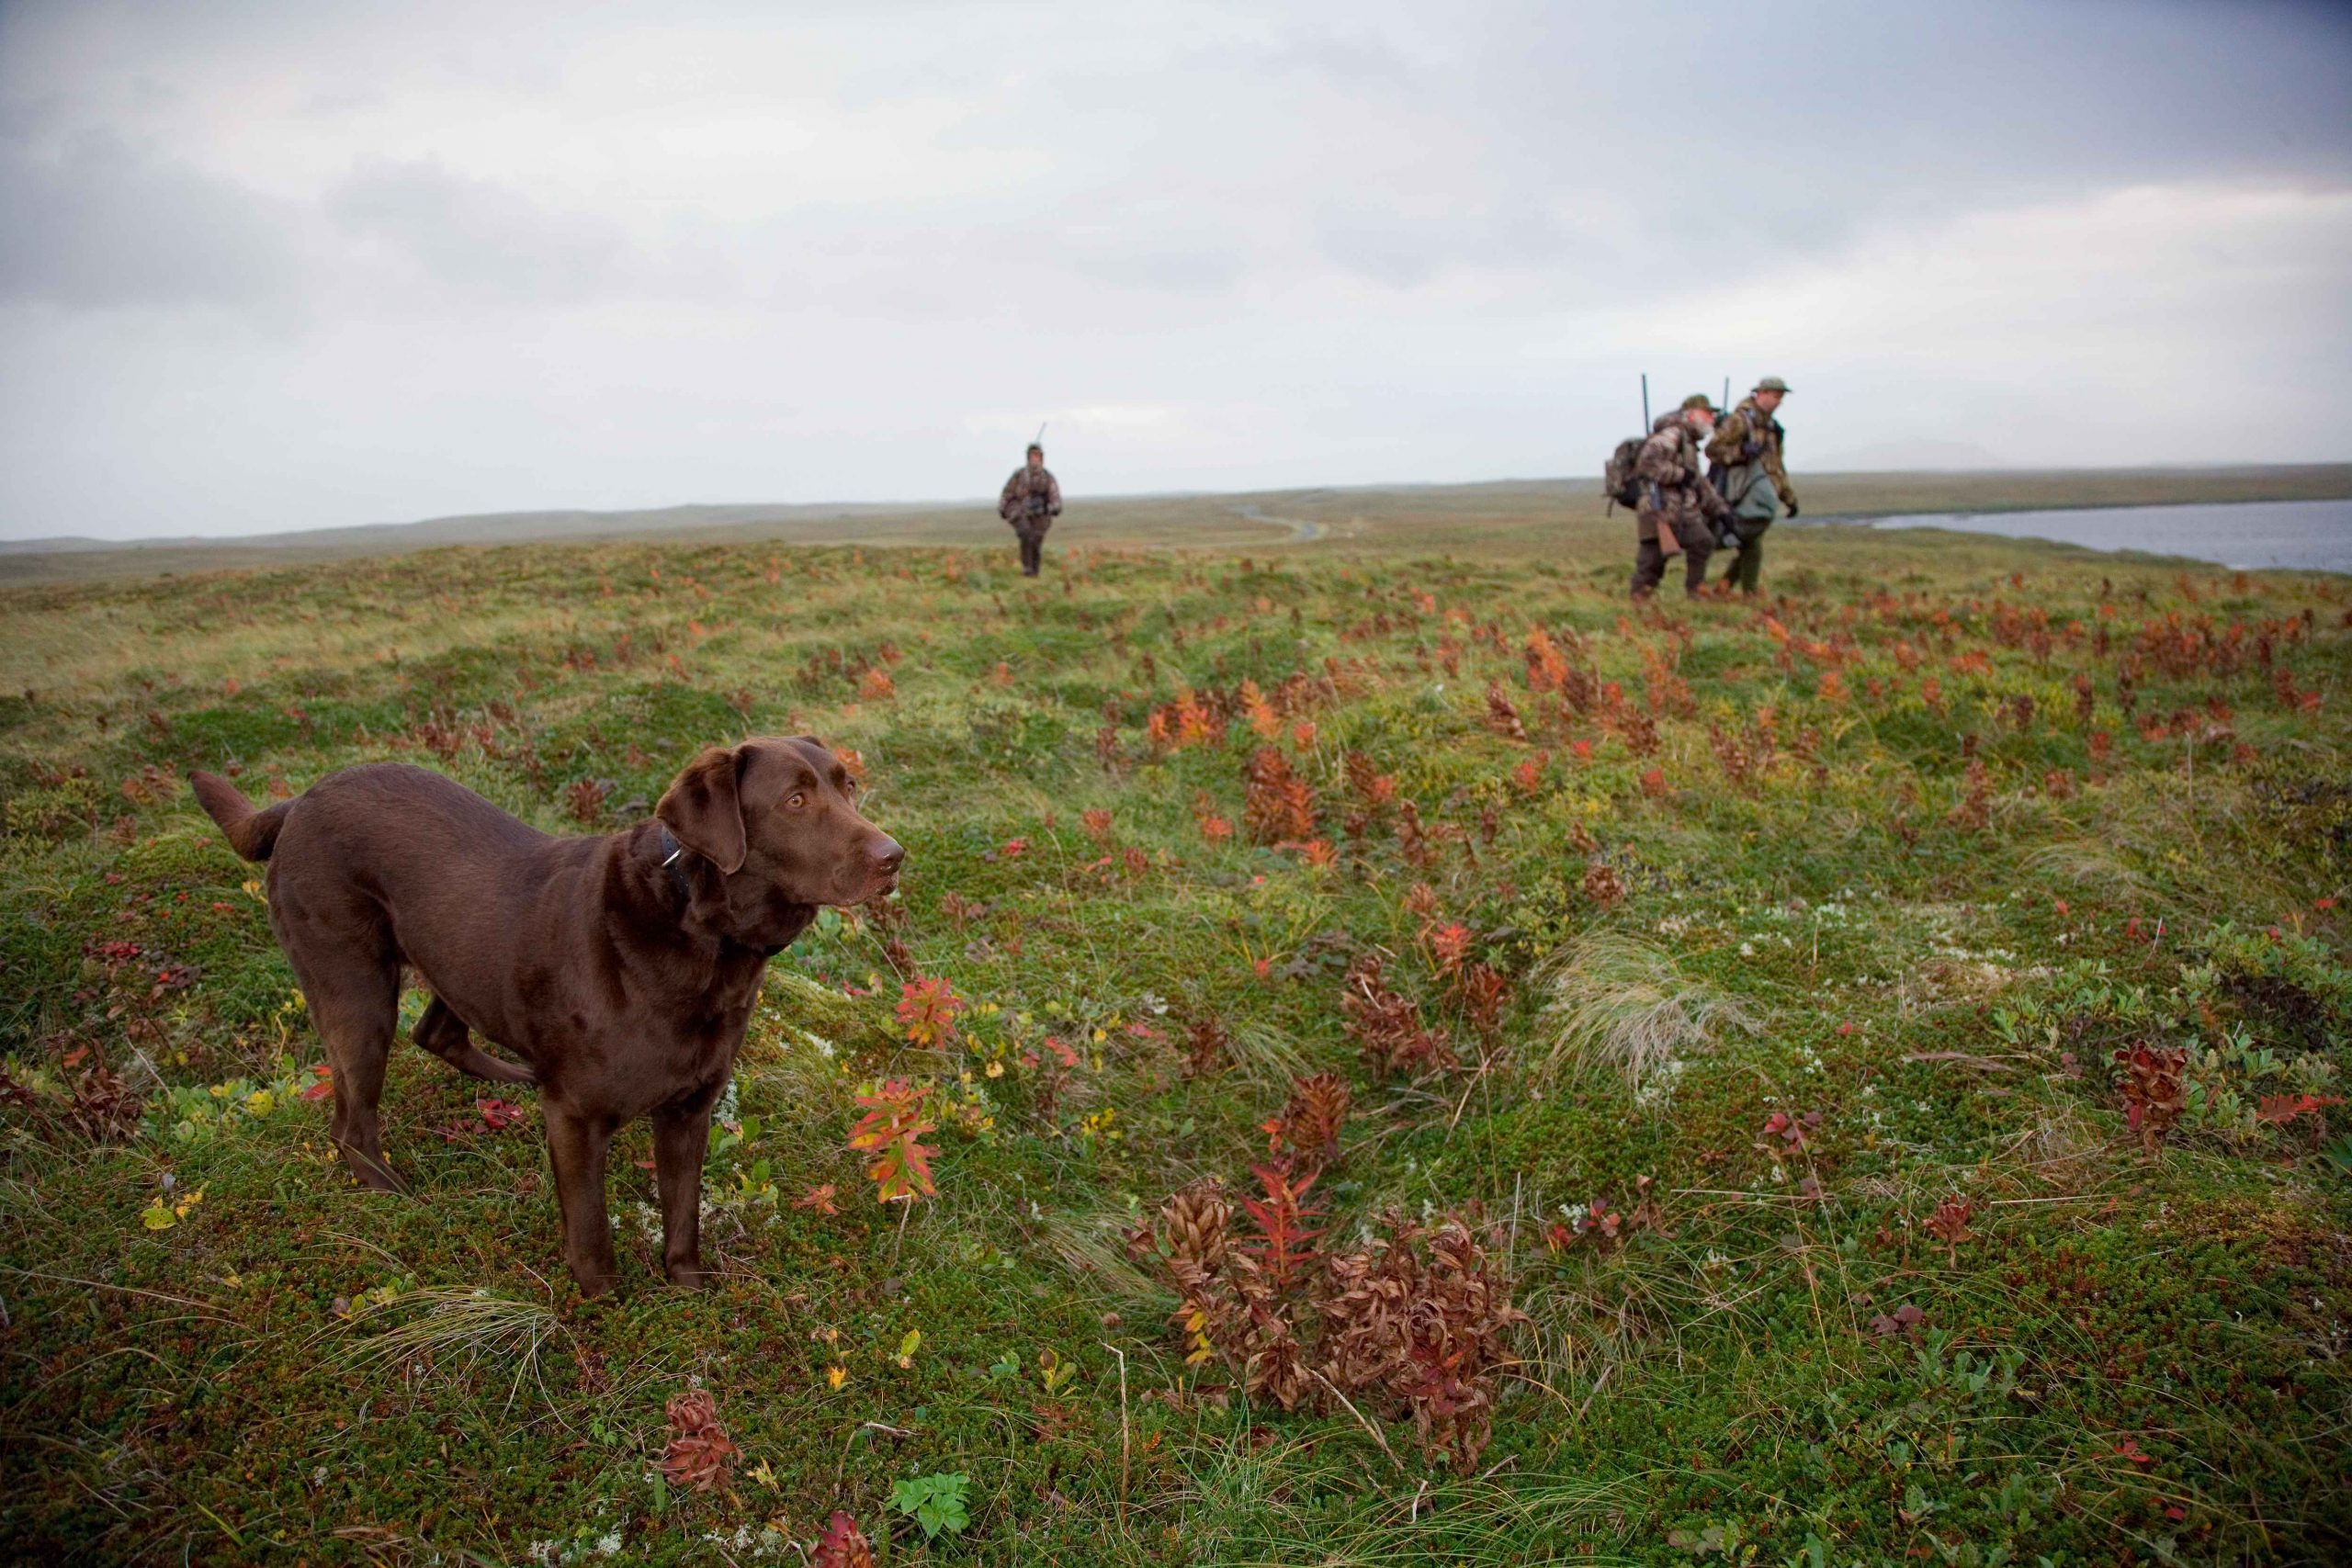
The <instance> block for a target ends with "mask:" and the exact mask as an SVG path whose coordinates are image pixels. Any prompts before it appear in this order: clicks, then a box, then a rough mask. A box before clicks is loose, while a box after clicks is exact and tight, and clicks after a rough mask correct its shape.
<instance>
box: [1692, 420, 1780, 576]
mask: <svg viewBox="0 0 2352 1568" xmlns="http://www.w3.org/2000/svg"><path fill="white" fill-rule="evenodd" d="M1788 395H1789V384H1788V383H1787V382H1786V381H1783V380H1781V378H1779V377H1778V376H1767V377H1765V378H1764V379H1762V380H1761V381H1758V382H1757V383H1756V389H1755V390H1754V391H1752V392H1750V393H1748V394H1747V397H1745V398H1743V399H1741V400H1740V404H1739V407H1737V408H1736V409H1734V410H1732V411H1731V416H1730V417H1729V418H1727V419H1725V420H1724V422H1723V423H1721V424H1720V425H1717V426H1716V427H1715V435H1714V439H1713V440H1712V441H1710V442H1708V443H1707V460H1708V463H1709V465H1710V467H1709V468H1708V471H1707V478H1708V479H1709V480H1711V481H1712V482H1713V484H1714V486H1715V487H1716V489H1717V490H1718V491H1720V492H1721V494H1722V495H1723V498H1724V504H1725V505H1727V506H1729V507H1730V508H1731V527H1732V532H1733V533H1734V534H1736V536H1738V538H1739V554H1738V555H1736V556H1735V557H1734V558H1732V563H1731V565H1729V566H1727V567H1725V568H1724V587H1726V588H1729V587H1732V586H1734V585H1736V586H1737V587H1738V589H1739V591H1740V592H1743V593H1754V592H1756V590H1757V584H1758V582H1759V581H1761V579H1762V577H1763V573H1764V533H1765V530H1766V529H1768V528H1770V527H1771V526H1772V525H1773V524H1774V523H1777V522H1779V521H1780V519H1781V514H1782V513H1787V514H1788V515H1789V516H1791V517H1794V516H1795V515H1796V514H1797V491H1796V486H1794V485H1792V484H1791V483H1790V482H1789V467H1788V464H1787V463H1786V462H1785V461H1784V460H1783V459H1782V457H1781V445H1782V443H1783V442H1784V441H1785V440H1786V439H1787V435H1788V433H1787V432H1786V431H1784V430H1782V429H1781V422H1780V421H1779V420H1777V419H1775V418H1773V417H1772V415H1773V412H1774V411H1775V410H1777V409H1778V408H1779V407H1780V406H1781V399H1782V398H1785V397H1787V396H1788Z"/></svg>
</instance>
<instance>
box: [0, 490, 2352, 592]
mask: <svg viewBox="0 0 2352 1568" xmlns="http://www.w3.org/2000/svg"><path fill="white" fill-rule="evenodd" d="M1800 481H1801V483H1802V484H1803V485H1804V502H1805V507H1806V511H1807V513H1808V514H1809V515H1811V516H1813V517H1815V518H1823V517H1872V516H1888V515H1895V514H1900V513H1929V512H2018V511H2031V510H2036V509H2041V508H2049V507H2075V506H2162V505H2173V504H2180V503H2185V502H2242V501H2327V500H2335V499H2338V498H2341V497H2345V496H2352V464H2344V463H2312V464H2300V465H2278V466H2270V467H2248V468H2071V469H2049V470H2038V469H2012V470H2004V471H1999V472H1992V473H1916V474H1905V473H1890V474H1819V473H1811V472H1807V473H1804V474H1802V475H1801V476H1800ZM1073 507H1074V510H1073V511H1072V512H1071V513H1070V514H1069V516H1068V517H1066V518H1065V519H1064V520H1063V523H1062V525H1061V529H1060V537H1061V538H1062V539H1063V540H1064V541H1065V542H1067V543H1069V544H1073V545H1075V544H1079V543H1081V542H1082V543H1084V544H1086V545H1090V546H1094V547H1108V548H1128V547H1146V548H1166V547H1171V546H1173V547H1192V548H1205V549H1259V550H1263V549H1267V548H1271V547H1284V546H1300V545H1305V546H1306V547H1320V548H1325V549H1330V548H1348V549H1365V548H1369V549H1373V550H1374V551H1378V552H1384V553H1387V552H1394V551H1397V550H1400V549H1401V550H1410V551H1424V550H1428V549H1430V548H1431V547H1432V545H1433V542H1434V540H1435V539H1437V538H1441V537H1442V541H1443V545H1442V547H1444V548H1446V549H1450V550H1453V551H1454V552H1456V553H1461V552H1464V551H1481V550H1484V551H1494V550H1500V551H1503V552H1505V553H1511V554H1519V553H1525V552H1528V551H1533V550H1541V551H1550V550H1554V549H1556V548H1558V547H1560V544H1561V541H1562V540H1563V539H1566V540H1568V541H1571V547H1579V548H1580V547H1585V546H1587V545H1588V544H1593V545H1599V546H1600V547H1604V548H1606V549H1609V550H1611V551H1614V550H1619V549H1622V548H1623V544H1622V540H1623V536H1624V535H1625V531H1626V530H1625V528H1624V526H1623V523H1622V521H1620V522H1618V523H1610V522H1607V521H1605V508H1604V500H1603V497H1602V496H1601V493H1600V480H1599V479H1598V478H1593V479H1505V480H1498V481H1495V482H1492V483H1486V484H1460V485H1408V486H1378V485H1374V486H1364V487H1360V488H1345V489H1340V488H1325V489H1318V490H1295V491H1262V492H1238V493H1234V494H1229V495H1160V496H1109V497H1087V496H1080V497H1079V498H1077V499H1076V501H1074V502H1073ZM1005 536H1006V530H1005V527H1004V525H1003V524H1001V523H1000V522H999V521H998V520H997V516H996V512H995V509H994V507H993V506H991V505H989V504H986V503H983V502H964V503H958V502H908V503H896V504H888V503H886V504H876V505H831V506H828V505H801V506H785V505H776V506H760V505H738V506H675V507H666V508H662V509H660V510H656V511H645V512H547V513H498V514H494V515H490V516H483V517H455V518H438V519H435V520H432V521H428V522H423V523H406V524H383V525H371V526H366V527H356V528H334V529H318V530H312V531H309V532H303V533H293V534H277V535H271V536H265V537H262V538H256V539H252V540H206V539H166V540H154V541H150V542H149V543H146V544H143V545H139V546H136V547H114V546H102V545H99V544H98V542H97V541H81V542H79V544H78V545H77V547H74V548H69V549H62V550H30V551H24V550H11V549H8V548H6V547H0V582H6V581H17V582H45V581H80V580H86V579H89V578H94V577H143V576H153V575H158V574H161V573H165V572H190V571H223V570H254V569H267V568H270V567H276V566H286V565H291V564H294V563H298V562H303V561H314V560H334V559H346V558H354V557H368V556H380V555H386V554H391V553H395V552H401V551H409V550H429V549H439V548H445V547H449V546H452V545H476V544H520V543H530V542H554V541H561V542H580V541H582V540H594V539H605V538H635V539H652V540H662V541H666V542H671V543H681V542H683V543H693V544H736V545H741V546H744V547H756V546H759V545H770V546H786V545H788V546H795V547H809V546H811V545H859V544H865V545H933V546H950V547H952V546H963V547H980V548H988V547H993V546H995V545H996V544H998V543H1000V542H1001V541H1002V540H1003V539H1004V537H1005Z"/></svg>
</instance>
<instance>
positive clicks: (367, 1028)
mask: <svg viewBox="0 0 2352 1568" xmlns="http://www.w3.org/2000/svg"><path fill="white" fill-rule="evenodd" d="M189 783H190V784H193V785H194V786H195V789H196V796H197V799H198V800H199V801H201V802H202V803H203V806H204V809H205V810H206V811H208V812H209V813H210V814H211V816H212V819H213V820H214V821H215V822H218V823H219V824H220V829H221V831H222V832H224V833H226V834H227V835H228V838H229V842H230V843H231V845H232V846H233V847H234V848H235V849H236V852H238V853H239V854H241V855H243V856H244V857H245V859H247V860H250V861H266V862H268V863H269V871H268V874H267V876H268V890H269V923H270V926H271V928H272V929H273V930H275V931H277V942H278V945H279V946H280V947H282V948H284V949H285V950H286V957H287V959H288V962H289V963H291V964H293V966H294V974H295V976H296V978H297V979H299V980H300V982H301V987H302V995H303V997H304V998H305V999H306V1000H307V1001H308V1003H309V1005H310V1010H311V1021H312V1022H313V1023H314V1024H316V1026H317V1028H318V1031H319V1034H320V1036H321V1037H322V1039H323V1040H324V1041H325V1042H326V1050H327V1060H328V1063H329V1065H330V1066H332V1067H333V1068H334V1141H335V1143H336V1145H337V1146H339V1147H340V1148H341V1149H342V1151H343V1157H344V1162H345V1164H346V1165H348V1166H349V1167H350V1168H351V1173H352V1174H353V1175H354V1176H356V1178H358V1179H359V1180H360V1181H361V1182H362V1183H364V1184H365V1185H367V1186H369V1187H375V1188H381V1189H385V1190H401V1183H400V1181H399V1179H397V1178H396V1177H395V1176H394V1175H393V1174H392V1170H391V1168H390V1166H388V1165H386V1164H385V1163H384V1149H383V1143H382V1139H381V1135H380V1134H379V1130H378V1125H377V1116H376V1106H377V1101H378V1100H379V1098H380V1096H381V1095H382V1092H383V1088H384V1061H385V1057H386V1056H387V1055H389V1054H390V1051H391V1048H392V1034H393V1032H394V1030H395V1029H396V1028H397V1027H398V1022H399V1012H400V994H401V965H402V964H410V965H413V967H414V968H415V969H416V971H417V973H418V974H419V975H420V976H423V977H424V984H425V986H426V987H428V988H429V989H430V990H431V991H432V993H433V1000H432V1002H431V1004H430V1005H429V1006H427V1007H426V1008H425V1010H424V1017H422V1018H420V1019H419V1020H418V1021H417V1024H416V1031H415V1034H414V1038H415V1041H416V1043H418V1044H419V1045H422V1046H424V1048H425V1049H426V1050H427V1051H430V1052H432V1053H433V1054H434V1055H436V1056H438V1057H440V1058H441V1059H442V1060H443V1061H445V1062H447V1063H448V1064H449V1065H450V1066H454V1067H457V1068H458V1070H459V1071H461V1072H465V1073H469V1074H471V1075H473V1076H474V1077H483V1078H492V1079H496V1080H498V1081H501V1082H504V1083H530V1084H537V1086H538V1088H539V1102H540V1106H541V1109H542V1111H544V1113H545V1115H546V1118H547V1129H548V1156H549V1159H550V1163H551V1164H552V1165H553V1166H554V1168H555V1183H556V1197H557V1200H558V1201H559V1202H560V1204H561V1205H562V1209H563V1251H564V1259H565V1261H566V1262H567V1263H569V1264H570V1265H571V1274H572V1278H574V1279H575V1280H579V1282H580V1289H581V1290H582V1292H584V1293H585V1294H588V1295H592V1296H594V1295H600V1294H602V1293H603V1292H605V1291H607V1290H609V1289H611V1288H612V1284H613V1238H612V1229H611V1226H610V1225H609V1224H608V1223H607V1222H606V1220H605V1153H606V1151H607V1149H609V1148H610V1146H611V1145H612V1140H613V1134H614V1133H615V1132H616V1131H617V1130H618V1129H619V1128H620V1126H621V1124H622V1123H623V1122H629V1121H632V1120H634V1119H635V1118H637V1117H639V1116H650V1117H651V1118H652V1119H653V1156H654V1170H655V1178H656V1180H657V1183H658V1184H659V1186H660V1187H661V1190H662V1261H663V1263H664V1264H665V1265H666V1266H667V1268H668V1269H669V1274H670V1278H671V1279H672V1280H673V1281H675V1282H676V1283H678V1284H681V1285H689V1286H692V1285H699V1284H700V1283H701V1282H702V1279H703V1267H702V1249H701V1217H702V1164H703V1155H704V1150H705V1145H706V1140H707V1137H708V1135H709V1132H710V1109H711V1106H712V1105H713V1103H715V1102H716V1101H717V1100H718V1096H719V1093H720V1091H721V1090H723V1089H725V1088H726V1086H727V1079H728V1075H729V1073H730V1072H732V1071H733V1069H734V1066H735V1054H736V1052H737V1051H738V1050H740V1049H741V1047H742V1043H743V1029H744V1025H745V1024H746V1023H747V1022H748V1021H750V1018H751V1015H752V1001H753V1000H754V998H756V997H757V996H758V994H759V989H760V973H761V971H762V969H763V968H764V967H765V966H766V964H767V961H768V960H769V959H770V958H773V957H774V956H775V954H777V953H781V952H783V951H784V949H785V948H786V946H787V945H789V944H790V943H791V942H792V940H793V939H794V938H795V937H797V936H798V935H799V934H800V933H801V932H802V931H805V930H806V929H808V925H809V921H810V920H812V919H815V918H816V914H817V908H818V906H820V905H822V904H839V905H848V904H859V903H863V902H865V900H866V899H868V898H873V897H879V896H880V895H882V894H884V893H887V892H888V891H889V890H890V888H891V887H892V886H894V885H895V884H896V882H897V880H898V874H899V863H901V862H902V861H904V860H905V858H906V851H904V850H903V849H901V848H899V845H898V844H897V843H896V842H895V841H894V840H892V839H891V838H890V837H889V835H888V834H886V833H884V832H883V831H882V830H881V829H878V828H876V827H875V826H874V825H873V824H872V823H870V822H868V821H866V819H865V818H864V817H862V816H860V815H859V814H858V810H857V806H856V803H855V797H854V786H853V784H851V782H850V777H849V773H848V771H847V770H846V769H845V768H843V767H842V763H841V761H840V759H838V758H836V757H835V756H834V755H833V753H832V752H831V750H828V749H827V748H826V747H825V745H824V743H823V742H822V741H820V740H819V739H816V738H815V737H814V736H808V735H802V736H795V737H793V738H792V739H753V740H746V741H744V742H743V743H742V744H741V745H740V746H737V747H734V748H733V749H731V750H721V749H719V748H717V747H713V748H710V749H708V750H705V751H704V752H703V753H702V754H701V755H700V756H698V757H696V758H695V760H694V761H692V762H690V763H688V764H687V765H686V769H685V771H684V773H680V774H679V775H678V777H677V779H676V781H675V782H674V783H673V784H671V785H670V788H669V790H668V791H667V792H666V793H665V794H664V795H662V802H661V804H660V805H659V806H657V807H654V810H653V817H652V818H651V819H650V820H649V821H646V822H641V823H639V824H638V825H637V826H636V827H634V828H629V829H625V830H623V831H621V832H618V833H610V834H606V835H605V836H604V837H602V838H577V839H555V838H549V837H548V835H547V834H545V833H542V832H539V831H538V830H537V829H533V828H529V827H526V826H525V825H524V824H523V823H521V822H518V821H516V820H515V818H512V817H509V816H508V815H507V814H506V813H505V812H503V811H501V810H500V809H499V808H498V807H495V806H492V804H491V803H490V802H489V801H487V800H484V799H483V798H482V797H481V796H480V795H476V794H474V793H473V792H472V791H471V790H469V789H466V788H465V787H463V786H462V785H459V784H455V783H452V782H451V781H450V780H448V779H445V778H443V777H442V776H441V775H439V774H438V773H427V772H426V771H425V770H424V769H423V768H413V767H410V766H408V765H406V764H404V763H399V762H379V763H372V764H369V765H368V766H365V767H357V768H347V769H345V771H344V772H342V773H334V774H332V775H330V776H329V777H327V778H323V779H321V780H320V781H319V782H318V783H317V784H312V785H311V787H310V788H309V789H308V790H306V791H305V792H303V793H302V794H301V795H297V796H296V797H295V798H294V799H292V800H288V801H281V802H279V803H278V804H277V805H275V806H271V807H266V808H265V809H261V810H256V809H254V805H253V803H252V802H251V801H248V800H247V799H246V798H245V797H244V796H243V795H240V794H238V793H237V789H236V786H235V785H233V784H230V783H229V781H228V780H226V779H224V778H221V777H220V776H219V775H218V774H215V773H194V774H191V775H190V777H189ZM474 1034H480V1035H481V1036H482V1037H483V1038H484V1039H486V1040H489V1041H492V1042H493V1043H496V1044H499V1045H503V1046H504V1047H505V1048H506V1049H507V1050H509V1051H511V1052H513V1053H514V1054H515V1055H517V1056H520V1057H521V1058H522V1059H523V1061H522V1065H519V1066H518V1065H516V1064H515V1063H512V1062H507V1061H503V1060H501V1059H500V1058H498V1057H496V1056H492V1055H489V1054H488V1053H487V1052H484V1051H483V1050H481V1048H480V1047H478V1046H477V1045H475V1044H474V1043H473V1040H472V1038H471V1037H472V1036H473V1035H474Z"/></svg>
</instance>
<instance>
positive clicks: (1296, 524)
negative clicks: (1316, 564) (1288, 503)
mask: <svg viewBox="0 0 2352 1568" xmlns="http://www.w3.org/2000/svg"><path fill="white" fill-rule="evenodd" d="M1235 510H1237V511H1238V512H1239V513H1240V514H1241V516H1242V519H1243V520H1244V521H1245V522H1250V523H1272V524H1273V525H1276V526H1278V527H1283V528H1287V529H1289V530H1290V541H1289V542H1290V543H1292V544H1294V545H1303V544H1306V542H1307V541H1309V540H1311V539H1319V538H1321V537H1322V536H1323V525H1322V524H1320V523H1315V522H1310V521H1308V520H1307V519H1306V518H1304V517H1269V516H1267V515H1266V514H1265V513H1263V512H1261V511H1260V510H1258V508H1256V507H1254V506H1243V507H1238V508H1236V509H1235Z"/></svg>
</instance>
